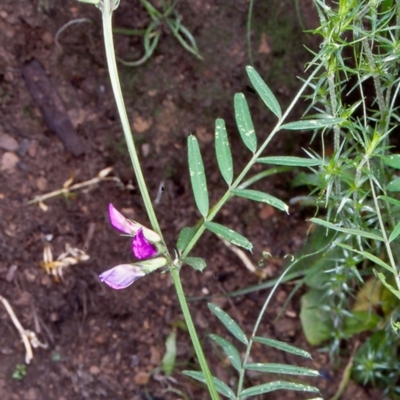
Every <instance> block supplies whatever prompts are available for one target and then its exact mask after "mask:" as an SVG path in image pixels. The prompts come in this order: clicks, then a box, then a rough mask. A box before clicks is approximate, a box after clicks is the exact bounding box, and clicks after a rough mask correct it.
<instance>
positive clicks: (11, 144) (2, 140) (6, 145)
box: [0, 133, 19, 151]
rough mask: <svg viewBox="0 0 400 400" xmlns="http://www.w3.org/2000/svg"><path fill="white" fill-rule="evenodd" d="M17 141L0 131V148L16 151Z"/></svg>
mask: <svg viewBox="0 0 400 400" xmlns="http://www.w3.org/2000/svg"><path fill="white" fill-rule="evenodd" d="M18 147H19V145H18V142H17V141H16V140H15V139H14V138H13V137H12V136H10V135H7V133H0V148H2V149H4V150H7V151H17V150H18Z"/></svg>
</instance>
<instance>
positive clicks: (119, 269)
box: [99, 257, 167, 290]
mask: <svg viewBox="0 0 400 400" xmlns="http://www.w3.org/2000/svg"><path fill="white" fill-rule="evenodd" d="M166 264H167V260H166V258H165V257H156V258H152V259H151V260H146V261H141V262H138V263H135V264H121V265H117V266H116V267H114V268H111V269H109V270H107V271H105V272H103V273H102V274H100V275H99V278H100V280H101V281H102V282H104V283H106V284H107V285H108V286H110V287H112V288H113V289H116V290H120V289H125V288H126V287H128V286H130V285H132V283H133V282H135V281H136V280H137V279H139V278H141V277H142V276H145V275H147V274H149V273H151V272H153V271H155V270H156V269H158V268H161V267H164V266H165V265H166Z"/></svg>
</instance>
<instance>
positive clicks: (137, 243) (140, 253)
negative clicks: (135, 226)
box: [132, 228, 157, 260]
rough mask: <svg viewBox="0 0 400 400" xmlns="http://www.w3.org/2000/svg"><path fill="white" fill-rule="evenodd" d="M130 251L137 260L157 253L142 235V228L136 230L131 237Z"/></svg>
mask: <svg viewBox="0 0 400 400" xmlns="http://www.w3.org/2000/svg"><path fill="white" fill-rule="evenodd" d="M132 251H133V254H134V255H135V257H136V258H137V259H139V260H143V259H144V258H149V257H153V256H155V255H156V254H157V249H156V248H155V247H154V246H153V245H152V244H151V243H150V242H149V241H148V240H147V239H146V238H145V237H144V235H143V229H142V228H140V229H139V230H138V231H137V233H136V235H135V237H134V238H133V241H132Z"/></svg>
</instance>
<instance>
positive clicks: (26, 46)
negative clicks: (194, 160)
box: [0, 0, 379, 400]
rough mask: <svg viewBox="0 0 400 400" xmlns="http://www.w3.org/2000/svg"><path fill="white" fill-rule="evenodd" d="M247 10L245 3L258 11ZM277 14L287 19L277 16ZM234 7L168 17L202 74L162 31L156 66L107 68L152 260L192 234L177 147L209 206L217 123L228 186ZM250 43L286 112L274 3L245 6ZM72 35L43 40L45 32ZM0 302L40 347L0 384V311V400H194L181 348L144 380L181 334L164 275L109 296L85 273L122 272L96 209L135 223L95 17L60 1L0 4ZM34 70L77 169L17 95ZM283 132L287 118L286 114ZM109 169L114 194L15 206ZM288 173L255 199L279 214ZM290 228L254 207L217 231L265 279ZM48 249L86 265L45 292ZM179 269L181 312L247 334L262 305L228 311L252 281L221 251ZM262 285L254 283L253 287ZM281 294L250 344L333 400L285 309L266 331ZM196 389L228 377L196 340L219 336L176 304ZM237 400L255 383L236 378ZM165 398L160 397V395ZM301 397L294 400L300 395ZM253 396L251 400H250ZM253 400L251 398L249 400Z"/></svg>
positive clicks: (34, 108) (237, 81) (15, 359)
mask: <svg viewBox="0 0 400 400" xmlns="http://www.w3.org/2000/svg"><path fill="white" fill-rule="evenodd" d="M260 3H261V2H260ZM289 3H290V4H289ZM247 10H248V1H246V0H237V1H235V2H227V1H224V0H190V1H182V2H181V3H179V5H178V11H179V13H180V14H181V16H182V21H183V23H184V24H185V26H186V27H187V28H188V29H189V30H190V31H191V33H192V34H193V35H194V37H195V38H196V40H197V43H198V46H199V49H200V53H201V55H202V56H203V61H199V60H197V59H196V58H194V57H193V56H192V55H190V54H189V53H187V52H186V51H185V50H184V49H183V48H182V47H181V46H180V45H179V43H178V42H177V41H176V40H175V39H174V37H173V35H172V34H171V33H168V31H167V30H166V32H165V34H164V35H163V36H162V37H161V39H160V44H159V46H158V48H157V50H156V52H155V55H154V56H153V57H152V58H151V59H150V60H149V61H148V62H147V63H146V64H145V65H143V66H141V67H139V68H128V67H122V66H121V77H122V83H123V90H124V94H125V96H126V101H127V105H128V109H129V114H130V117H131V121H132V128H133V131H134V133H135V138H136V141H137V143H138V145H139V150H140V158H141V160H142V163H143V167H144V172H145V174H146V177H147V183H148V186H149V189H150V192H151V195H152V196H153V198H155V197H156V195H157V191H158V188H159V186H160V184H163V185H164V187H165V189H166V190H165V193H164V195H163V196H162V198H161V201H160V204H159V205H158V206H157V208H156V211H157V213H158V215H159V220H160V222H161V225H162V228H163V229H164V232H165V236H166V237H167V240H168V242H169V244H170V245H171V246H172V247H173V246H174V243H175V241H176V238H177V235H178V232H179V231H180V229H181V228H182V227H184V226H187V225H194V224H195V223H196V221H197V219H198V218H199V215H198V213H197V211H196V208H195V206H194V201H193V197H192V192H191V188H190V186H189V179H188V172H187V161H186V158H187V157H186V138H187V136H188V134H190V133H194V134H196V136H197V137H198V138H199V141H200V143H201V147H202V152H203V156H204V160H205V165H206V171H207V178H208V183H209V185H210V192H211V198H212V201H216V200H217V199H218V198H219V197H220V196H221V194H223V192H224V190H225V189H224V186H223V183H222V180H221V178H220V175H219V173H218V172H217V168H216V162H215V154H214V149H213V129H214V120H215V118H217V117H222V118H224V119H226V122H227V127H228V131H229V134H230V136H231V138H232V139H231V140H232V146H233V152H234V158H235V161H236V163H237V164H236V168H237V171H238V170H239V168H240V167H241V166H242V165H244V164H245V162H246V160H247V159H248V153H247V151H246V150H245V149H244V146H243V145H242V144H241V143H240V138H239V135H238V134H237V131H236V127H235V124H234V119H233V104H232V103H233V101H232V99H233V95H234V93H236V92H241V91H245V90H246V85H247V84H248V82H247V79H246V74H245V66H246V65H247V64H248V56H247V47H246V39H245V38H246V19H247ZM300 13H301V15H302V18H303V21H304V22H305V24H306V26H307V27H312V26H315V24H316V16H315V10H314V9H313V6H312V2H311V1H306V0H304V1H301V2H300ZM254 15H255V17H254V26H253V30H252V41H253V51H254V57H255V67H256V68H257V70H258V71H259V72H260V74H261V75H262V76H263V77H264V78H265V80H266V81H267V82H268V83H270V84H271V87H272V89H273V90H274V92H275V93H277V96H278V98H279V101H280V102H281V103H282V105H283V106H284V105H285V104H287V103H288V102H289V101H290V100H291V98H292V97H293V96H294V94H295V91H296V88H297V87H298V86H299V82H298V81H297V80H296V76H298V75H301V74H303V70H304V64H305V63H306V62H307V60H309V55H308V54H307V52H306V51H305V49H304V48H303V46H302V44H303V43H306V44H307V45H315V44H316V43H313V39H312V38H310V37H309V36H305V35H303V34H302V33H301V27H300V25H299V20H298V17H297V16H296V12H295V9H294V7H293V4H292V2H291V1H288V0H287V1H278V0H276V1H270V2H266V4H264V5H263V4H257V2H256V5H255V14H254ZM76 18H87V19H89V22H88V21H85V22H82V23H77V24H74V25H72V26H70V27H69V28H67V29H66V30H65V31H64V32H62V33H61V34H60V35H59V38H58V44H59V45H58V46H57V45H56V43H55V36H56V34H57V32H58V31H59V30H60V28H61V27H62V26H63V25H64V24H66V23H68V22H69V21H71V20H74V19H76ZM148 23H149V17H148V15H147V14H146V13H145V11H144V10H143V8H142V7H141V5H140V2H139V1H134V0H121V5H120V8H119V9H118V10H117V12H116V15H115V26H116V27H123V28H134V29H143V28H145V27H146V26H147V24H148ZM0 38H1V41H0V93H1V96H0V116H1V124H0V168H1V175H0V212H1V218H0V246H1V248H0V295H1V296H4V298H6V299H8V301H9V302H10V304H11V306H12V307H13V309H14V311H15V313H16V315H17V316H18V318H19V320H20V321H21V324H22V325H23V327H24V328H25V329H30V330H32V331H34V332H35V333H36V335H37V336H38V338H39V340H40V341H41V342H42V343H45V344H46V345H47V348H38V349H35V350H34V358H33V360H32V361H31V363H30V364H29V365H28V366H27V367H26V374H25V376H23V377H22V379H13V378H12V375H13V373H14V372H15V371H17V370H18V366H19V365H22V364H24V357H25V355H24V347H23V344H22V341H21V339H20V336H19V335H18V333H17V331H16V329H15V327H14V325H13V324H12V322H11V320H10V319H9V316H8V314H7V313H6V312H5V309H4V308H3V307H2V306H1V307H0V319H1V324H0V399H2V400H11V399H12V400H17V399H21V400H41V399H45V400H46V399H49V400H53V399H54V400H56V399H57V400H71V399H103V398H104V399H109V400H122V399H129V400H134V399H135V400H139V399H154V400H155V399H178V398H182V396H180V395H179V394H177V392H176V390H180V391H182V392H183V393H186V394H187V396H188V398H190V399H207V398H208V395H207V394H206V392H205V390H204V388H203V387H201V386H200V385H198V384H197V383H196V382H194V381H192V380H190V379H188V378H186V377H184V376H183V375H182V374H180V372H179V371H181V370H182V369H196V368H198V365H197V363H196V359H195V356H194V352H193V349H192V347H191V345H190V342H189V338H188V334H187V332H185V330H183V329H178V331H177V345H178V356H177V365H176V368H175V371H174V373H173V374H172V376H171V377H166V376H165V374H163V373H161V372H159V371H157V367H159V366H160V364H161V360H162V357H163V355H164V352H165V341H166V338H167V337H168V335H169V334H170V332H171V330H172V329H173V327H174V326H177V325H178V326H179V322H180V321H182V320H183V317H182V314H181V312H180V309H179V307H178V304H177V300H176V296H175V292H174V288H173V286H172V282H171V280H170V277H169V275H168V274H159V273H157V274H153V275H150V276H147V277H145V278H143V279H140V280H138V281H137V282H135V283H134V285H132V286H131V287H129V288H128V289H126V290H122V291H113V290H111V289H110V288H109V287H107V286H105V285H104V284H101V283H100V282H99V279H98V274H99V273H101V272H102V271H104V270H105V269H108V268H111V267H112V266H114V265H117V264H120V263H123V262H131V261H132V257H131V254H130V248H129V241H127V240H126V239H125V238H123V237H120V236H119V235H118V233H117V232H115V231H114V230H113V229H112V228H111V227H110V225H109V223H108V219H107V206H108V203H110V202H112V203H113V204H114V205H115V206H116V207H117V208H118V209H119V210H121V211H123V212H124V213H125V215H127V216H128V217H130V218H134V219H136V220H138V221H140V222H142V223H143V224H147V221H146V218H145V213H144V209H143V205H142V202H141V199H140V196H139V193H138V190H137V189H136V187H135V185H136V183H135V179H134V176H133V173H132V170H131V167H130V163H129V159H128V156H127V151H126V147H125V144H124V141H123V137H122V133H121V127H120V124H119V120H118V116H117V113H116V109H115V104H114V100H113V97H112V93H111V90H110V85H109V79H108V73H107V68H106V63H105V58H104V50H103V40H102V33H101V16H100V12H99V11H98V10H96V9H95V8H94V7H93V6H90V5H84V4H80V3H77V2H75V1H73V0H67V1H64V2H61V1H57V0H47V1H44V0H36V1H32V0H31V1H30V0H19V1H11V0H3V2H2V5H1V7H0ZM115 41H116V48H117V53H118V55H119V56H120V57H123V58H126V59H129V58H130V59H134V58H136V59H137V58H140V57H141V56H142V43H141V39H140V38H137V37H130V36H129V37H128V36H123V35H116V36H115ZM32 59H36V60H37V61H38V62H39V63H40V64H41V66H42V67H43V68H44V70H45V71H46V73H47V75H48V77H49V78H50V80H51V82H52V84H53V85H54V87H55V88H56V90H57V92H58V94H59V95H60V97H61V99H62V102H63V104H64V107H65V110H66V112H67V114H68V116H69V118H70V120H71V122H72V125H73V127H74V128H78V129H77V134H78V135H79V139H80V140H81V141H82V154H81V155H79V156H74V155H73V154H71V152H69V151H67V150H66V148H65V147H64V145H63V144H62V142H61V141H60V140H59V138H58V137H57V136H56V135H55V134H54V133H52V132H51V131H50V129H49V127H48V124H46V122H45V120H44V118H43V116H42V114H41V112H40V111H39V108H38V104H36V102H35V100H34V99H33V98H32V96H31V95H30V93H29V91H28V88H27V84H26V80H25V79H24V77H23V74H22V70H23V68H24V66H25V65H27V63H29V62H30V61H32ZM246 96H247V97H248V100H249V103H250V107H251V109H252V113H253V118H254V121H255V125H256V127H257V132H258V136H259V138H260V140H261V138H263V137H266V135H267V134H268V132H269V130H270V129H271V127H272V126H273V123H274V120H273V118H272V116H271V115H269V114H268V112H266V110H265V108H264V106H263V105H262V102H261V101H260V100H259V99H258V98H257V96H255V95H252V94H251V93H246ZM296 112H297V117H299V116H300V115H301V112H302V106H301V105H300V106H299V109H298V111H296ZM307 140H308V138H306V137H301V138H299V137H297V138H295V140H293V137H289V136H281V137H279V138H277V140H274V142H273V143H272V145H271V147H270V148H269V151H268V154H270V155H272V154H296V152H299V151H300V147H301V145H306V144H307ZM106 167H113V172H112V174H111V176H114V177H117V178H118V179H119V180H120V183H118V182H116V181H115V180H114V181H107V182H102V183H100V184H97V185H91V186H89V187H87V188H85V189H84V190H80V191H78V192H76V195H75V196H74V197H69V198H65V197H63V196H59V197H56V198H53V199H50V200H48V201H46V202H45V203H46V205H47V207H48V209H47V210H46V211H44V210H43V209H42V208H40V207H39V206H38V205H37V204H36V205H30V206H28V205H27V202H28V201H29V200H31V199H33V198H34V197H35V196H37V195H40V194H45V193H48V192H51V191H53V190H56V189H60V188H62V186H63V184H64V183H65V182H66V181H67V180H68V179H69V178H71V177H72V178H73V179H74V183H76V182H83V181H85V180H88V179H91V178H93V177H95V176H97V174H98V173H99V172H100V171H101V170H103V169H104V168H106ZM290 180H291V177H290V176H289V175H287V176H286V175H279V176H278V175H277V176H275V177H273V178H270V179H268V180H266V181H264V182H263V183H261V184H260V188H262V189H263V190H264V191H266V192H268V193H271V194H273V195H275V196H277V197H279V198H282V199H283V200H285V201H287V200H288V199H289V198H290V197H291V196H292V193H291V192H290ZM290 211H291V212H290V216H287V215H284V214H283V213H280V212H278V211H276V210H273V209H271V208H269V207H266V206H258V205H256V204H250V203H249V202H248V201H241V200H239V199H238V200H234V201H232V202H230V203H229V204H228V205H227V207H225V208H224V210H223V211H222V213H221V215H220V216H219V217H218V221H220V222H223V223H226V224H227V225H229V226H231V227H232V228H233V229H235V230H237V231H238V232H240V233H242V234H243V235H245V236H246V237H248V238H249V239H250V240H251V241H252V242H253V243H254V252H253V255H249V257H250V259H251V260H252V262H253V263H254V264H255V265H257V264H258V262H259V260H260V259H261V258H262V257H261V254H262V252H263V251H267V252H270V253H271V254H272V256H273V257H272V258H271V259H269V260H268V261H267V262H266V265H265V268H266V270H267V272H268V276H269V277H276V276H278V275H279V273H280V271H281V268H282V265H283V263H284V261H283V257H284V256H285V255H286V254H293V253H294V252H295V251H296V250H297V249H298V248H299V247H300V246H301V244H302V243H303V240H304V237H305V235H306V232H307V229H308V226H307V223H306V222H305V220H306V216H307V215H306V214H305V213H304V212H303V211H302V210H299V209H296V208H295V207H294V208H292V209H291V210H290ZM49 244H50V246H51V249H52V253H53V255H54V258H56V257H57V256H59V255H60V254H61V253H63V252H64V251H65V246H66V245H67V244H69V245H70V246H72V247H73V248H78V249H82V250H85V251H86V253H87V254H88V255H89V256H90V259H89V260H88V261H85V262H81V263H78V264H76V265H73V266H70V267H67V268H65V269H64V270H63V279H61V280H60V281H59V282H57V280H56V279H55V278H54V277H53V276H52V275H48V274H47V273H46V270H45V269H44V268H43V267H42V266H41V262H43V249H44V247H45V246H48V245H49ZM193 255H199V256H203V257H204V258H205V259H206V260H207V264H208V267H207V269H206V270H205V271H204V272H203V273H199V272H196V271H194V270H192V269H190V268H184V269H183V270H182V277H183V284H184V288H185V290H186V293H187V295H188V296H194V297H196V296H202V295H204V294H205V293H208V294H209V295H210V296H212V300H213V301H215V302H216V303H217V304H219V305H220V306H221V307H222V308H223V309H225V310H226V311H227V312H229V313H230V314H231V315H232V316H233V317H234V318H235V319H236V320H237V321H238V322H239V323H240V324H241V326H242V328H243V329H244V331H245V332H246V333H250V332H251V331H252V327H253V325H254V322H255V320H256V318H257V315H258V312H259V310H260V308H261V306H262V304H263V302H264V301H265V298H266V296H267V294H268V293H267V292H266V291H258V292H253V293H251V294H247V295H241V296H236V297H233V298H231V299H225V298H218V297H216V295H217V294H221V293H224V292H230V291H233V290H238V289H241V288H244V287H246V286H249V285H253V284H257V283H259V282H260V278H259V276H257V275H255V274H252V273H250V272H249V271H248V270H247V269H246V268H245V266H244V265H243V263H242V262H241V260H240V259H239V258H237V256H236V255H235V254H233V253H232V252H231V250H229V249H228V248H227V247H226V246H224V244H223V243H222V242H220V241H219V240H218V239H216V238H215V237H214V236H212V235H211V234H209V235H208V234H207V235H205V236H204V238H203V239H202V240H201V241H200V243H199V244H198V246H197V247H196V248H195V250H194V252H193ZM264 279H268V278H264ZM291 289H292V286H291V285H283V286H281V287H280V289H279V290H278V292H277V294H276V296H275V297H274V300H273V304H272V306H271V307H270V308H269V310H268V311H267V314H266V316H265V318H264V321H263V323H262V326H261V329H260V332H259V333H260V335H265V336H269V337H273V338H278V339H282V340H289V341H290V342H293V343H294V344H295V345H299V346H301V347H303V348H305V349H307V350H309V351H310V352H311V353H312V355H313V357H314V360H313V361H312V362H308V363H305V364H304V365H306V366H308V367H314V368H317V369H319V370H323V371H324V375H325V378H324V379H322V378H321V379H318V380H315V379H314V380H312V381H311V380H310V383H312V384H314V385H316V386H318V387H319V388H320V390H321V393H322V394H323V396H324V398H329V397H330V396H332V395H333V393H335V391H336V390H337V387H338V384H339V382H340V379H341V374H342V372H343V367H344V366H345V363H346V361H347V360H346V358H344V360H343V363H344V364H343V366H342V368H341V369H338V370H334V369H332V368H331V366H330V365H329V361H328V358H327V356H326V354H324V353H320V352H318V351H317V350H316V349H313V348H310V347H309V346H308V345H307V344H306V343H305V341H304V339H303V337H302V332H301V326H300V323H299V319H298V313H299V297H298V296H297V295H296V296H295V297H294V299H293V301H292V302H291V304H290V306H289V308H288V309H287V311H286V313H285V314H284V315H283V316H282V317H281V318H280V319H279V320H278V321H275V320H274V318H275V316H276V315H277V312H278V311H279V310H280V308H281V307H282V305H283V303H284V302H285V299H286V298H287V296H288V294H289V293H290V291H291ZM190 306H191V310H192V313H193V316H194V319H195V322H196V325H197V327H198V329H199V332H200V335H201V340H202V342H203V343H204V347H205V352H206V355H207V358H208V359H209V360H210V364H211V365H212V366H213V368H212V369H213V373H214V374H215V375H216V376H218V377H219V378H220V379H223V380H224V381H225V382H229V381H232V380H234V379H235V374H234V371H233V370H232V369H231V367H229V363H227V362H226V360H223V358H222V355H221V354H220V353H219V352H218V351H216V349H215V348H214V347H213V346H212V344H211V343H210V341H209V340H208V339H207V335H208V334H209V333H211V332H213V333H217V334H220V335H222V336H227V335H226V332H225V331H224V328H223V327H222V326H221V325H220V324H219V322H218V321H217V320H216V319H215V318H214V317H213V316H212V315H211V314H210V312H209V310H208V308H207V305H206V301H197V302H191V303H190ZM253 359H254V360H259V361H273V362H287V363H298V360H296V359H295V358H294V357H293V358H292V357H290V356H284V355H282V354H281V353H278V352H274V351H272V350H269V349H267V348H265V347H261V346H260V347H257V346H256V347H255V348H254V353H253ZM246 379H247V386H250V385H254V384H256V383H260V382H262V381H263V377H261V376H260V375H257V374H255V375H249V376H247V378H246ZM171 389H174V390H175V392H173V391H171ZM282 396H284V397H285V398H287V399H291V398H293V399H300V398H307V396H305V395H302V394H292V393H290V394H287V393H284V394H283V393H278V394H272V395H268V398H269V399H281V398H282ZM308 397H310V396H308ZM260 398H264V397H260ZM265 398H266V397H265ZM342 398H343V399H353V400H354V399H372V398H379V396H378V395H377V394H374V393H373V392H366V391H365V389H364V388H360V387H357V386H355V385H350V386H349V387H348V389H347V391H346V393H345V395H344V396H343V397H342Z"/></svg>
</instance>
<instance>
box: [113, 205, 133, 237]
mask: <svg viewBox="0 0 400 400" xmlns="http://www.w3.org/2000/svg"><path fill="white" fill-rule="evenodd" d="M108 216H109V218H110V223H111V225H112V226H113V227H114V228H115V229H117V230H119V231H121V232H124V233H128V234H130V235H134V234H135V233H136V232H137V231H138V229H139V228H140V225H139V224H136V225H135V224H134V223H133V222H132V221H129V219H127V218H125V217H124V216H123V215H122V214H121V213H120V212H119V211H118V210H117V209H116V208H115V207H114V206H113V205H112V204H111V203H110V204H109V205H108Z"/></svg>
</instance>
